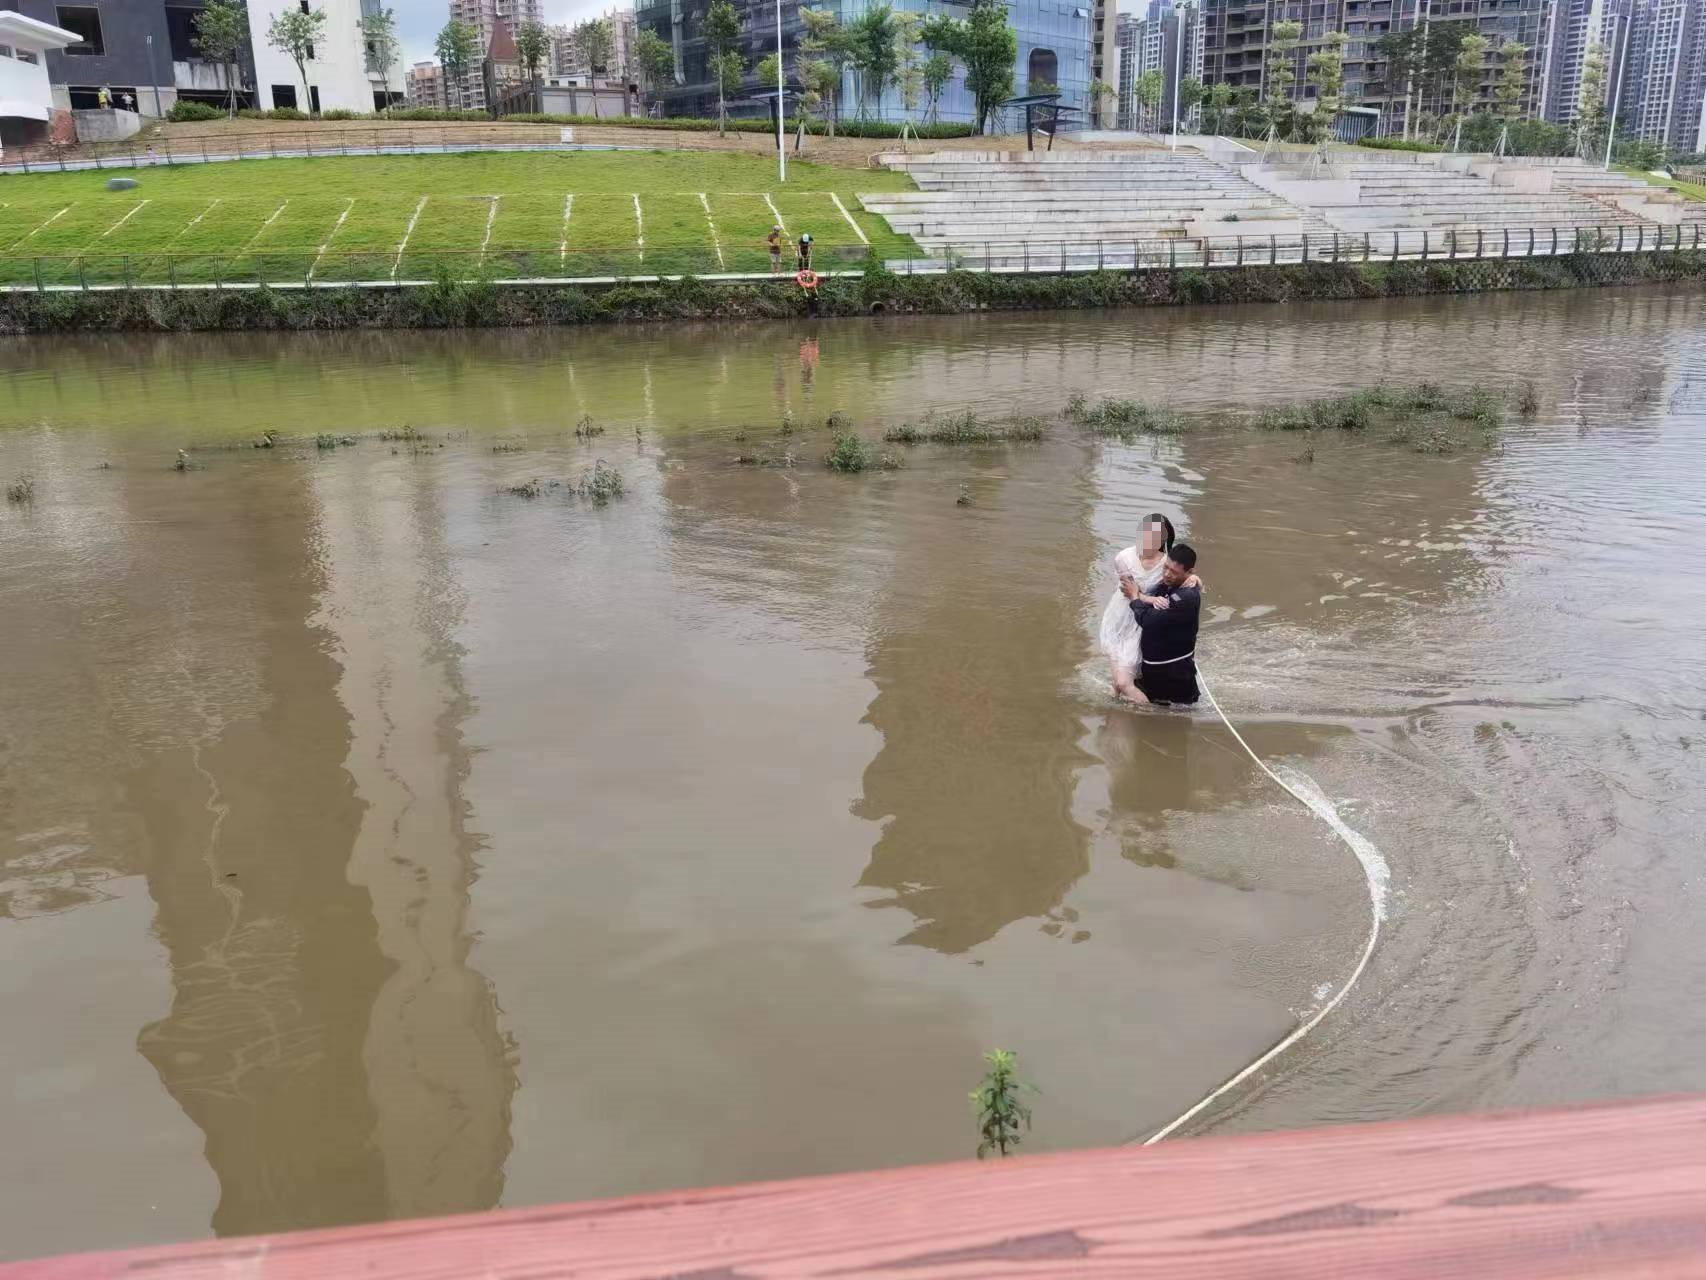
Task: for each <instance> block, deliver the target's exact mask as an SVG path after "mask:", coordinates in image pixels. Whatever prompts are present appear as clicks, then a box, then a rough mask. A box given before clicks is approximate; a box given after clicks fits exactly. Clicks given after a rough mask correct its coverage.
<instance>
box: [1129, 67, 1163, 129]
mask: <svg viewBox="0 0 1706 1280" xmlns="http://www.w3.org/2000/svg"><path fill="white" fill-rule="evenodd" d="M1166 87H1167V81H1166V78H1165V77H1164V76H1162V74H1161V72H1160V71H1158V70H1156V69H1155V68H1154V67H1151V68H1150V69H1149V70H1148V71H1145V72H1144V73H1143V74H1142V75H1140V76H1139V77H1138V78H1137V79H1136V80H1135V81H1133V82H1132V89H1131V91H1132V96H1133V97H1134V98H1136V99H1137V105H1138V106H1140V107H1142V108H1143V112H1142V115H1141V119H1142V123H1141V124H1140V125H1139V126H1138V127H1139V128H1149V129H1154V128H1155V112H1156V108H1158V107H1159V106H1160V105H1161V91H1162V90H1163V89H1165V88H1166Z"/></svg>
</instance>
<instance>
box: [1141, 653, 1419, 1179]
mask: <svg viewBox="0 0 1706 1280" xmlns="http://www.w3.org/2000/svg"><path fill="white" fill-rule="evenodd" d="M1197 680H1198V681H1199V683H1201V685H1202V691H1203V692H1204V693H1205V694H1207V695H1208V703H1209V706H1211V707H1213V708H1214V714H1215V715H1217V716H1219V717H1220V722H1221V723H1222V724H1223V725H1225V726H1226V728H1227V730H1228V731H1229V732H1230V733H1231V734H1232V736H1233V737H1234V738H1236V739H1237V740H1238V745H1239V746H1241V747H1243V748H1244V750H1245V752H1246V753H1247V754H1248V755H1249V757H1250V759H1252V760H1254V761H1255V762H1256V767H1257V768H1259V769H1260V770H1261V771H1262V772H1263V773H1265V774H1267V775H1268V777H1270V778H1272V779H1273V780H1274V781H1275V782H1277V783H1278V784H1279V785H1280V786H1282V787H1284V788H1285V789H1286V790H1287V791H1288V792H1290V793H1291V795H1292V796H1293V797H1294V798H1295V799H1296V800H1297V801H1298V802H1299V803H1301V804H1302V805H1304V806H1305V807H1306V808H1307V809H1308V810H1309V811H1310V812H1311V813H1313V814H1314V815H1315V816H1316V817H1318V818H1320V819H1321V820H1322V821H1323V822H1325V823H1326V824H1327V825H1328V826H1330V827H1332V828H1333V832H1334V834H1335V835H1337V836H1338V837H1339V839H1341V840H1343V841H1344V842H1345V847H1346V848H1348V849H1349V850H1350V851H1351V852H1352V853H1354V854H1355V855H1356V859H1357V862H1358V864H1359V865H1360V866H1361V867H1362V869H1363V874H1364V876H1365V877H1366V879H1367V880H1368V907H1369V915H1368V941H1367V942H1366V943H1365V944H1363V949H1362V958H1361V959H1360V960H1358V961H1357V964H1356V968H1354V969H1352V970H1351V976H1350V977H1349V978H1347V979H1346V980H1345V985H1344V986H1342V987H1340V988H1339V990H1338V991H1337V993H1335V994H1334V996H1333V998H1332V999H1331V1000H1329V1001H1327V1003H1326V1004H1324V1005H1322V1006H1321V1007H1320V1008H1319V1009H1317V1010H1316V1011H1315V1012H1314V1013H1313V1014H1311V1015H1310V1017H1309V1018H1308V1019H1307V1020H1306V1021H1304V1022H1302V1023H1300V1024H1299V1025H1298V1026H1297V1027H1296V1028H1295V1029H1294V1030H1293V1031H1292V1032H1291V1034H1290V1035H1288V1036H1286V1037H1285V1039H1283V1040H1281V1041H1280V1042H1279V1043H1278V1044H1276V1045H1275V1046H1274V1047H1273V1048H1271V1049H1269V1050H1268V1051H1267V1052H1266V1053H1264V1054H1263V1055H1262V1056H1261V1057H1259V1058H1257V1059H1256V1060H1255V1061H1254V1062H1252V1063H1251V1064H1250V1065H1249V1066H1247V1067H1245V1068H1244V1069H1243V1070H1242V1071H1240V1072H1238V1074H1237V1075H1235V1076H1233V1077H1232V1078H1231V1079H1230V1080H1228V1081H1227V1082H1226V1083H1225V1084H1223V1085H1221V1086H1220V1087H1219V1088H1218V1089H1215V1090H1214V1091H1213V1092H1212V1093H1209V1094H1207V1095H1206V1096H1204V1097H1203V1099H1202V1100H1201V1101H1200V1102H1198V1103H1197V1104H1196V1105H1195V1106H1193V1107H1191V1109H1190V1110H1188V1111H1186V1112H1185V1113H1184V1114H1183V1115H1180V1116H1179V1117H1178V1118H1176V1119H1174V1120H1172V1121H1170V1122H1169V1123H1168V1124H1167V1125H1166V1126H1164V1127H1163V1128H1161V1129H1158V1130H1156V1131H1155V1132H1154V1133H1153V1134H1151V1135H1150V1136H1149V1137H1147V1138H1145V1139H1144V1140H1143V1145H1144V1146H1146V1147H1147V1146H1148V1145H1149V1144H1150V1143H1152V1142H1160V1141H1161V1139H1163V1138H1165V1137H1167V1136H1168V1135H1169V1134H1170V1133H1172V1132H1173V1131H1174V1130H1175V1129H1177V1128H1178V1127H1179V1126H1180V1125H1182V1124H1184V1123H1185V1122H1186V1121H1188V1120H1190V1119H1191V1118H1192V1117H1193V1116H1196V1115H1198V1114H1200V1113H1201V1112H1202V1111H1203V1110H1204V1109H1205V1108H1207V1107H1209V1106H1211V1105H1213V1103H1214V1102H1215V1101H1216V1100H1218V1099H1219V1098H1221V1097H1223V1096H1225V1095H1226V1094H1227V1093H1229V1092H1230V1091H1231V1090H1233V1089H1235V1088H1237V1087H1238V1086H1239V1085H1240V1084H1242V1083H1244V1081H1246V1080H1248V1079H1249V1078H1250V1077H1251V1076H1253V1075H1255V1074H1256V1072H1258V1071H1260V1070H1261V1069H1262V1068H1263V1067H1265V1066H1267V1064H1268V1063H1270V1062H1272V1061H1273V1060H1274V1059H1275V1058H1277V1057H1279V1056H1280V1054H1282V1053H1284V1052H1285V1051H1286V1050H1287V1049H1289V1048H1291V1046H1292V1045H1294V1044H1296V1043H1297V1042H1298V1041H1299V1040H1301V1039H1303V1037H1304V1036H1306V1035H1308V1034H1309V1033H1310V1032H1311V1031H1313V1030H1315V1028H1316V1027H1318V1026H1319V1025H1320V1024H1321V1021H1322V1020H1323V1019H1324V1018H1325V1017H1326V1016H1327V1015H1328V1014H1330V1013H1332V1012H1333V1010H1334V1009H1337V1008H1338V1007H1339V1004H1340V1002H1341V1001H1343V1000H1344V998H1345V996H1346V995H1347V994H1349V992H1350V989H1351V988H1352V987H1354V986H1356V984H1357V979H1358V978H1360V977H1362V971H1363V970H1364V969H1366V968H1367V967H1368V960H1369V957H1370V956H1372V955H1373V954H1374V944H1375V943H1376V942H1377V941H1378V940H1379V938H1380V920H1381V917H1382V916H1383V915H1384V914H1385V905H1384V903H1385V879H1386V863H1385V860H1384V859H1382V858H1381V856H1380V851H1379V850H1378V849H1376V848H1375V847H1374V845H1373V844H1371V843H1370V842H1369V840H1368V839H1367V837H1365V836H1362V835H1359V834H1358V833H1357V832H1355V831H1352V830H1351V829H1350V828H1349V827H1347V826H1346V825H1345V824H1344V821H1343V820H1342V819H1341V818H1340V817H1339V814H1338V810H1336V809H1334V808H1333V806H1332V804H1331V803H1329V802H1328V801H1327V799H1326V798H1325V797H1322V798H1320V799H1319V800H1316V799H1314V798H1312V797H1310V796H1308V795H1306V794H1304V793H1303V792H1302V791H1300V790H1299V789H1298V788H1297V787H1296V786H1295V785H1294V784H1292V783H1290V782H1287V781H1286V780H1285V779H1284V778H1282V777H1280V776H1279V774H1277V773H1275V772H1274V771H1273V770H1272V769H1270V768H1268V766H1267V765H1266V764H1265V763H1263V761H1262V758H1261V757H1260V756H1258V755H1257V754H1256V753H1255V752H1254V751H1251V750H1250V744H1249V743H1248V742H1245V741H1244V735H1243V734H1241V733H1239V732H1238V730H1237V729H1236V728H1234V727H1233V724H1232V721H1230V720H1228V719H1227V718H1226V712H1224V711H1222V710H1221V709H1220V703H1219V702H1217V701H1215V697H1214V690H1212V689H1210V688H1209V687H1208V681H1207V680H1205V679H1204V678H1203V674H1202V670H1201V669H1200V668H1199V669H1198V670H1197Z"/></svg>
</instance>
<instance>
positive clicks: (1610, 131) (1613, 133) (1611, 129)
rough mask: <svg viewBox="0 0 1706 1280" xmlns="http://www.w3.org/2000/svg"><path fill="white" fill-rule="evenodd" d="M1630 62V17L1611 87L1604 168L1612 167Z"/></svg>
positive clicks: (1624, 21)
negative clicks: (1624, 82) (1612, 144)
mask: <svg viewBox="0 0 1706 1280" xmlns="http://www.w3.org/2000/svg"><path fill="white" fill-rule="evenodd" d="M1628 64H1629V18H1628V15H1624V18H1623V48H1622V49H1621V50H1620V51H1619V54H1618V58H1617V83H1616V84H1615V85H1613V86H1612V89H1611V119H1609V120H1607V121H1606V122H1605V163H1604V164H1603V165H1602V166H1600V167H1601V168H1603V169H1610V168H1611V143H1612V140H1613V139H1614V138H1616V137H1617V109H1618V107H1619V106H1621V105H1622V102H1623V72H1624V69H1625V68H1626V67H1627V66H1628Z"/></svg>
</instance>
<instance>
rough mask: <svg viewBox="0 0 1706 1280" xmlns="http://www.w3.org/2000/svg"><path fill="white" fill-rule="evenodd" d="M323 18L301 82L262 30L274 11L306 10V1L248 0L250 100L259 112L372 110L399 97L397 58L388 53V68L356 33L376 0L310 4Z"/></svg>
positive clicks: (401, 86) (400, 63)
mask: <svg viewBox="0 0 1706 1280" xmlns="http://www.w3.org/2000/svg"><path fill="white" fill-rule="evenodd" d="M313 7H314V8H317V9H323V10H324V11H325V14H326V27H325V38H324V39H323V40H321V41H318V42H316V44H315V45H314V51H313V57H311V58H310V59H309V60H308V67H307V72H308V74H307V80H308V83H307V85H306V86H305V85H304V84H303V83H302V80H303V77H302V75H301V74H300V73H299V72H298V71H297V68H296V63H295V61H294V60H293V59H292V58H291V56H290V55H289V54H288V53H285V52H284V51H283V50H282V49H276V48H274V47H273V46H272V45H271V44H270V43H268V41H267V30H268V28H269V27H270V26H271V25H272V22H273V19H274V18H275V17H277V16H278V14H279V13H280V12H282V11H283V10H285V9H290V8H300V9H304V10H306V9H307V8H309V5H308V3H307V0H249V29H250V31H251V33H252V35H253V41H254V52H255V97H256V102H257V105H258V106H260V107H261V108H262V109H263V110H266V109H269V108H273V107H295V108H296V109H297V110H298V111H308V112H321V111H333V110H342V111H359V112H362V113H366V112H370V111H375V110H378V109H380V108H381V107H383V106H385V105H387V103H388V102H390V101H401V99H402V97H403V92H404V74H403V59H402V55H401V52H400V50H393V51H392V57H391V59H390V61H389V65H381V60H380V58H379V57H378V56H376V54H375V52H374V51H372V50H370V49H369V47H368V44H367V40H366V38H365V36H364V35H363V32H362V26H361V20H362V18H363V17H364V16H367V15H370V14H372V13H375V12H377V11H378V10H379V9H380V8H381V7H382V3H381V0H316V3H315V4H314V6H313Z"/></svg>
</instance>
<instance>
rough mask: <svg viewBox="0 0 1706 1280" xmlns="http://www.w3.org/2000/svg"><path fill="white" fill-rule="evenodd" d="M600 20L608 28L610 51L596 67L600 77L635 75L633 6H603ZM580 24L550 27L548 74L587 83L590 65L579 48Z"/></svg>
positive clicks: (590, 71) (617, 77)
mask: <svg viewBox="0 0 1706 1280" xmlns="http://www.w3.org/2000/svg"><path fill="white" fill-rule="evenodd" d="M599 18H600V20H602V21H603V22H605V23H606V24H608V25H609V27H610V54H609V57H608V58H607V59H606V60H605V63H604V66H603V67H601V68H599V69H598V75H599V77H600V78H601V79H602V78H612V79H622V78H632V76H633V75H634V70H633V68H634V41H635V38H636V35H637V29H636V26H635V20H634V11H633V10H632V9H606V10H605V11H604V12H603V13H602V14H600V15H599ZM580 31H581V25H580V24H579V23H577V24H576V25H574V26H572V27H569V26H560V25H559V26H555V27H552V28H551V74H552V75H553V76H556V77H558V78H559V79H574V80H580V81H584V82H590V80H591V77H592V72H593V67H592V66H591V64H590V63H589V61H588V59H587V56H586V50H584V49H583V48H582V47H581V39H580Z"/></svg>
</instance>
